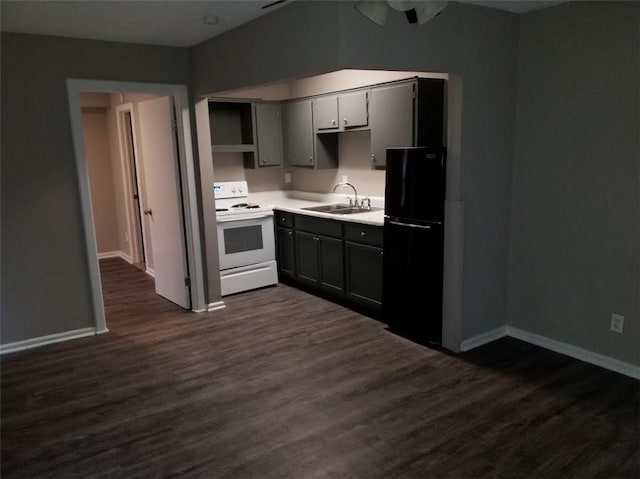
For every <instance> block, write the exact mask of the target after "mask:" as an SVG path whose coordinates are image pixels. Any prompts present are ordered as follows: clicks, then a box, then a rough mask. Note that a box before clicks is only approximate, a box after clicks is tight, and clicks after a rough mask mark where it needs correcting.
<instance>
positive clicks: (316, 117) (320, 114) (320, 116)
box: [313, 95, 340, 130]
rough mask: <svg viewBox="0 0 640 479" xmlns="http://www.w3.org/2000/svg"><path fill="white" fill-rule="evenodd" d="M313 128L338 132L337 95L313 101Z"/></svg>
mask: <svg viewBox="0 0 640 479" xmlns="http://www.w3.org/2000/svg"><path fill="white" fill-rule="evenodd" d="M313 126H314V128H315V129H316V130H337V129H338V127H339V126H340V125H339V124H338V97H337V96H335V95H331V96H327V97H322V98H316V99H315V100H313Z"/></svg>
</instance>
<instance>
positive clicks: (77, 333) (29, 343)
mask: <svg viewBox="0 0 640 479" xmlns="http://www.w3.org/2000/svg"><path fill="white" fill-rule="evenodd" d="M107 332H109V330H108V329H101V330H97V329H96V328H82V329H74V330H72V331H65V332H63V333H56V334H49V335H47V336H40V337H37V338H31V339H25V340H24V341H16V342H14V343H7V344H0V354H6V353H14V352H16V351H23V350H25V349H31V348H38V347H40V346H44V345H45V344H53V343H60V342H62V341H69V340H70V339H78V338H84V337H86V336H94V335H96V334H102V333H107Z"/></svg>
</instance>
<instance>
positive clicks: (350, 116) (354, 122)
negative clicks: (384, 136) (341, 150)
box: [338, 91, 369, 129]
mask: <svg viewBox="0 0 640 479" xmlns="http://www.w3.org/2000/svg"><path fill="white" fill-rule="evenodd" d="M338 105H339V108H338V111H339V112H340V126H341V127H342V128H344V129H348V128H355V127H359V126H367V124H368V123H369V115H368V112H367V92H366V91H357V92H354V93H345V94H344V95H340V97H339V98H338Z"/></svg>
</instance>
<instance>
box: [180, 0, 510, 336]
mask: <svg viewBox="0 0 640 479" xmlns="http://www.w3.org/2000/svg"><path fill="white" fill-rule="evenodd" d="M353 4H354V2H347V1H344V2H328V1H327V2H313V1H302V2H293V3H291V4H290V5H288V6H286V7H284V8H281V9H279V10H277V11H275V12H273V13H271V14H269V15H265V16H264V17H261V18H259V19H257V20H255V21H253V22H251V23H249V24H246V25H244V26H241V27H239V28H237V29H235V30H233V31H230V32H227V33H225V34H223V35H221V36H219V37H215V38H213V39H211V40H209V41H207V42H205V43H203V44H201V45H199V46H197V47H195V48H193V49H192V61H193V64H192V67H193V77H194V80H195V87H194V90H195V93H196V94H206V93H208V92H214V91H223V90H231V89H236V88H240V87H248V86H252V85H258V84H263V83H270V82H277V81H283V80H288V79H293V78H301V77H304V76H309V75H316V74H319V73H323V72H327V71H333V70H339V69H342V68H358V69H390V70H405V71H406V70H410V71H435V72H451V73H456V74H460V75H462V77H463V83H464V87H463V88H464V92H463V101H462V105H463V106H462V165H461V167H462V178H461V183H462V199H463V200H464V202H465V218H464V222H465V244H464V300H463V303H464V304H463V323H462V338H463V339H464V338H469V337H472V336H475V335H477V334H479V333H482V332H485V331H488V330H491V329H494V328H496V327H499V326H502V325H504V324H505V319H506V302H507V298H506V294H507V293H506V292H507V260H508V247H509V221H510V204H511V181H512V163H513V147H514V121H513V119H514V115H515V97H516V90H515V85H516V71H517V43H518V18H517V16H516V15H513V14H510V13H506V12H503V11H498V10H493V9H488V8H482V7H476V6H471V5H462V4H457V3H454V2H452V3H450V4H449V6H447V8H445V10H444V11H443V12H442V13H441V14H440V15H439V16H438V17H436V18H435V19H433V20H432V21H431V22H429V23H427V24H425V25H423V26H421V27H418V26H417V25H411V24H408V23H407V21H406V19H405V17H404V14H403V13H401V12H395V11H392V12H390V14H389V17H388V20H387V25H386V26H385V27H384V28H382V27H380V26H378V25H376V24H374V23H372V22H370V21H369V20H368V19H366V18H365V17H363V16H362V15H360V14H359V13H358V12H357V11H356V10H355V9H354V8H353ZM256 39H260V41H256ZM285 51H286V52H287V53H286V55H285V54H283V52H285ZM212 59H215V61H212Z"/></svg>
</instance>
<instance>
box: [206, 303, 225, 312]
mask: <svg viewBox="0 0 640 479" xmlns="http://www.w3.org/2000/svg"><path fill="white" fill-rule="evenodd" d="M224 308H226V306H225V304H224V301H216V302H215V303H209V304H207V311H216V310H218V309H224Z"/></svg>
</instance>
